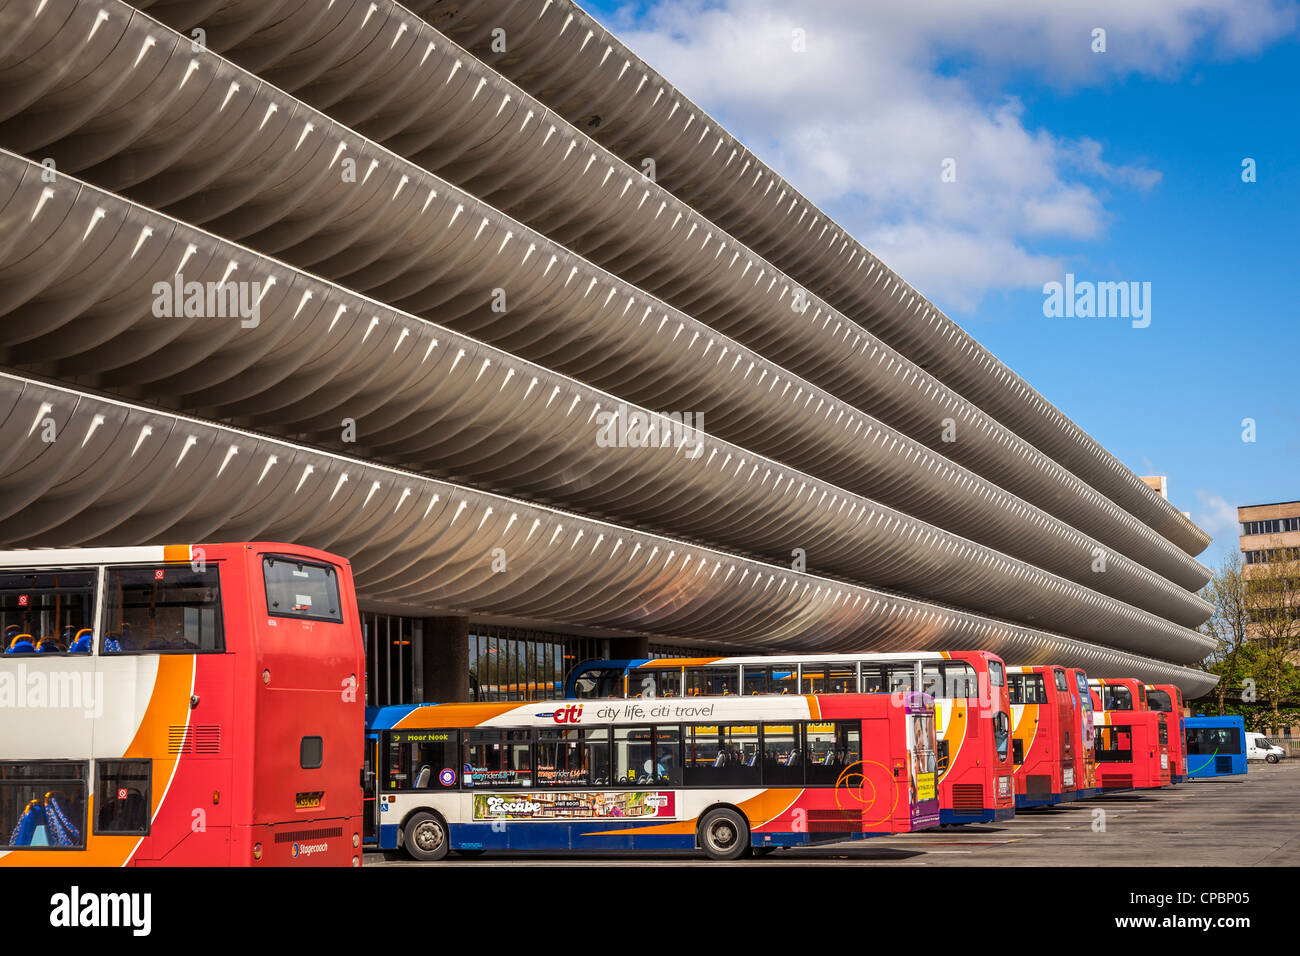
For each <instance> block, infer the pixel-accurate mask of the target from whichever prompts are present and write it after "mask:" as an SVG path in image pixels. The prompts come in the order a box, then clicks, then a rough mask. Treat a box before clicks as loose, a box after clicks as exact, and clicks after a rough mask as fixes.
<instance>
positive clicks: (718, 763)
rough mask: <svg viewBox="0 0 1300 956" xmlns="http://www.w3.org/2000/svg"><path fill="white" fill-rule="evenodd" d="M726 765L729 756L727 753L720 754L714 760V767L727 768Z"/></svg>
mask: <svg viewBox="0 0 1300 956" xmlns="http://www.w3.org/2000/svg"><path fill="white" fill-rule="evenodd" d="M726 765H727V755H726V754H725V753H719V754H718V755H717V756H716V757H714V758H713V766H715V767H725V766H726Z"/></svg>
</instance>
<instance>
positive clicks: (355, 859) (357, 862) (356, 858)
mask: <svg viewBox="0 0 1300 956" xmlns="http://www.w3.org/2000/svg"><path fill="white" fill-rule="evenodd" d="M352 865H353V866H360V865H361V857H359V856H354V857H353V858H352Z"/></svg>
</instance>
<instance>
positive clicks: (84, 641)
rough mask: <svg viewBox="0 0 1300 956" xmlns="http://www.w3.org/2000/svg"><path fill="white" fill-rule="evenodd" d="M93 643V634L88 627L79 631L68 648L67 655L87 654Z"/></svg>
mask: <svg viewBox="0 0 1300 956" xmlns="http://www.w3.org/2000/svg"><path fill="white" fill-rule="evenodd" d="M94 643H95V632H94V631H92V630H91V629H90V628H88V627H83V628H82V629H81V630H79V631H78V632H77V634H76V636H75V637H74V638H73V639H72V643H71V644H70V645H69V646H68V653H69V654H89V653H90V649H91V647H92V646H93V645H94Z"/></svg>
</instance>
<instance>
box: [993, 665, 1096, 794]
mask: <svg viewBox="0 0 1300 956" xmlns="http://www.w3.org/2000/svg"><path fill="white" fill-rule="evenodd" d="M1007 693H1008V696H1009V698H1010V701H1011V753H1012V761H1013V763H1014V764H1015V768H1016V807H1017V808H1022V807H1041V806H1048V805H1050V804H1053V803H1060V802H1061V801H1063V800H1074V799H1076V794H1075V786H1076V783H1077V772H1078V767H1077V763H1076V758H1075V751H1076V750H1077V749H1078V748H1079V745H1080V724H1079V715H1078V705H1077V694H1078V692H1077V690H1076V691H1075V692H1074V693H1071V688H1070V678H1069V675H1068V674H1067V673H1066V670H1065V668H1064V667H1058V666H1056V665H1033V666H1011V667H1008V668H1007ZM1089 733H1091V728H1089Z"/></svg>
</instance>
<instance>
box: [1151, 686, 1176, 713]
mask: <svg viewBox="0 0 1300 956" xmlns="http://www.w3.org/2000/svg"><path fill="white" fill-rule="evenodd" d="M1147 702H1148V703H1149V704H1150V706H1151V709H1152V710H1159V711H1163V712H1164V713H1169V712H1171V711H1172V710H1173V704H1172V703H1171V701H1170V700H1169V694H1168V693H1167V692H1165V691H1163V690H1150V691H1147Z"/></svg>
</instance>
